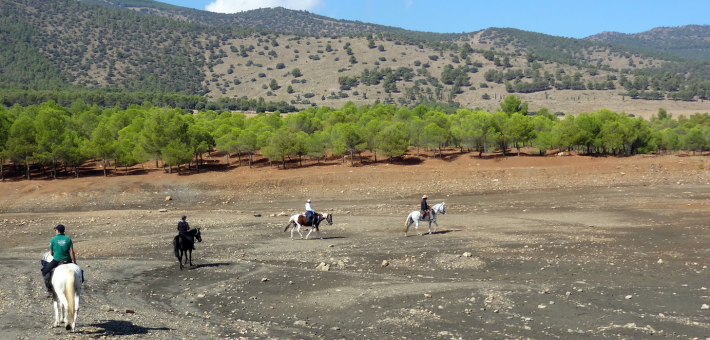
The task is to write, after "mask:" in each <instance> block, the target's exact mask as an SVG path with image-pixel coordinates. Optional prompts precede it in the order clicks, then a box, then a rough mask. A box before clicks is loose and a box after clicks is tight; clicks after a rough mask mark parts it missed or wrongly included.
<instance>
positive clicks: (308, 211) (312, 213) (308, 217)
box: [306, 198, 316, 225]
mask: <svg viewBox="0 0 710 340" xmlns="http://www.w3.org/2000/svg"><path fill="white" fill-rule="evenodd" d="M315 214H316V212H315V211H314V210H313V208H312V207H311V199H310V198H309V199H308V200H307V201H306V224H308V225H313V223H312V221H311V220H312V219H313V217H314V216H315Z"/></svg>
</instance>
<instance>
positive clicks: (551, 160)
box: [0, 154, 710, 339]
mask: <svg viewBox="0 0 710 340" xmlns="http://www.w3.org/2000/svg"><path fill="white" fill-rule="evenodd" d="M407 164H410V165H401V164H393V165H386V164H384V163H378V164H366V165H364V166H359V167H355V168H351V167H349V166H344V165H341V164H339V163H338V162H334V161H330V162H329V163H327V164H326V165H321V166H317V165H313V166H307V167H304V168H294V169H289V170H285V171H284V170H276V169H275V168H268V167H266V168H260V169H252V170H251V171H250V170H248V169H243V168H242V169H239V168H237V169H233V170H230V171H226V172H223V173H213V172H211V173H208V174H196V175H189V176H177V175H167V174H165V173H162V172H158V171H154V172H151V173H149V174H147V175H133V176H126V177H122V176H116V177H110V178H107V179H104V178H99V177H90V178H85V179H79V180H58V181H41V180H40V181H11V182H6V183H2V184H0V228H2V230H3V231H4V233H3V234H4V235H5V241H4V246H3V247H2V248H1V249H0V261H2V263H3V264H4V266H5V268H6V270H4V271H3V272H2V273H0V329H2V330H3V334H4V335H3V336H4V337H7V338H9V339H16V338H26V339H46V338H52V339H68V338H80V339H85V338H86V339H88V338H97V337H98V338H102V337H104V336H105V337H110V338H119V339H136V338H137V339H176V338H178V339H179V338H202V339H225V338H228V339H233V338H243V339H256V338H262V339H267V338H268V339H336V338H346V339H363V338H377V339H402V338H409V339H459V338H461V339H478V338H483V339H527V338H533V339H549V338H563V339H589V338H592V339H597V338H598V339H602V338H617V339H620V338H626V339H636V338H648V337H651V336H653V337H654V338H655V337H656V336H660V337H663V338H665V337H672V338H678V337H680V338H684V339H691V338H706V337H708V336H710V333H709V332H708V328H707V327H706V325H707V323H708V316H709V315H708V313H709V312H708V310H705V309H704V307H703V305H704V304H709V303H710V300H709V299H708V297H707V291H706V289H707V280H706V277H707V265H708V263H707V257H708V250H707V246H706V245H707V243H708V239H709V237H710V233H709V232H708V226H707V219H708V217H709V216H708V207H709V204H710V196H709V195H708V191H707V189H708V185H709V184H708V181H709V180H710V178H709V176H708V173H707V171H705V170H702V169H700V166H699V164H703V166H704V167H706V166H707V165H708V164H707V162H706V161H705V160H704V159H703V158H701V157H675V156H664V157H642V156H636V157H628V158H613V157H609V158H603V157H600V158H591V157H579V156H566V157H546V158H542V157H509V158H507V159H505V158H499V159H482V160H481V159H477V158H475V157H472V156H471V155H469V154H464V155H461V156H456V155H455V154H449V155H447V157H446V158H445V160H438V159H425V160H424V161H423V162H421V163H420V164H418V165H411V164H412V162H411V161H410V162H408V163H407ZM423 193H426V194H428V195H429V196H430V197H431V202H430V203H439V202H441V201H445V202H446V206H447V209H446V214H445V215H440V216H439V225H440V226H439V228H438V230H437V232H436V233H434V234H433V235H426V236H423V237H420V236H411V235H416V232H414V231H411V230H410V237H408V238H405V237H404V235H403V233H402V227H403V222H404V219H405V216H406V215H407V214H408V213H409V212H410V211H412V210H414V209H416V207H417V205H418V201H419V198H420V196H421V195H422V194H423ZM167 195H170V196H171V197H172V200H171V201H165V196H167ZM306 198H312V199H313V200H314V206H315V208H316V209H317V210H319V211H321V212H328V213H332V214H334V218H333V220H334V223H333V225H332V226H328V225H325V224H323V225H321V230H322V233H323V237H324V239H323V240H318V239H315V240H308V241H303V240H298V238H299V237H298V234H297V233H296V240H295V241H291V240H290V238H289V233H284V232H283V230H284V227H285V224H286V221H287V218H288V217H283V216H281V217H269V216H270V215H271V214H280V213H282V212H283V213H285V215H290V214H292V213H296V212H299V211H300V210H301V209H302V206H303V202H304V201H305V199H306ZM161 208H164V209H167V212H163V213H160V212H158V209H161ZM182 214H186V215H188V221H189V222H190V224H191V226H192V227H200V228H201V229H202V233H203V242H202V243H199V244H198V245H197V250H196V251H195V252H194V253H193V255H194V256H193V263H194V264H195V266H194V267H188V269H186V270H183V271H180V270H179V268H178V265H177V263H176V261H175V258H174V257H173V255H172V249H171V239H172V237H173V236H174V235H175V230H174V228H175V225H176V221H177V218H178V217H179V216H180V215H182ZM254 214H261V216H262V217H254ZM57 223H63V224H65V225H67V227H68V234H69V236H71V237H72V238H73V239H74V243H75V247H76V249H77V252H78V255H79V256H78V258H79V264H80V265H81V266H82V267H83V268H85V269H86V272H87V282H86V284H85V286H84V288H85V289H84V293H83V295H82V302H81V309H80V312H79V318H78V323H77V326H78V330H79V332H78V334H76V336H75V337H74V336H70V335H68V334H67V333H66V331H64V330H63V329H50V328H49V325H50V324H51V321H52V318H53V313H52V312H51V303H50V301H49V300H46V299H44V298H42V296H43V294H42V283H41V281H40V277H39V268H38V265H37V262H38V261H37V259H38V257H39V252H40V251H41V250H42V249H44V248H45V247H46V243H47V240H48V239H49V238H50V237H51V228H52V226H54V225H55V224H57ZM420 231H422V232H424V231H426V225H424V226H420ZM383 261H387V262H385V263H384V264H386V266H383V265H384V264H383ZM326 265H327V266H328V268H327V270H325V271H324V270H319V269H318V267H319V266H320V268H323V267H324V266H326ZM7 269H10V270H7ZM126 308H129V309H132V310H134V311H135V313H130V312H128V313H127V312H126ZM109 309H113V311H111V310H109Z"/></svg>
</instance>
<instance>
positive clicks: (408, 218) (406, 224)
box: [402, 213, 412, 233]
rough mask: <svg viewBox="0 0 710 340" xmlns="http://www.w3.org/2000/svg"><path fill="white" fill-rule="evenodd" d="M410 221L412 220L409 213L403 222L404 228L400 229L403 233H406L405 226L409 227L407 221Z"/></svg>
mask: <svg viewBox="0 0 710 340" xmlns="http://www.w3.org/2000/svg"><path fill="white" fill-rule="evenodd" d="M411 219H412V213H409V215H407V219H406V220H404V228H402V231H403V232H405V233H406V232H407V226H408V225H409V220H411Z"/></svg>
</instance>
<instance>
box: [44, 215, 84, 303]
mask: <svg viewBox="0 0 710 340" xmlns="http://www.w3.org/2000/svg"><path fill="white" fill-rule="evenodd" d="M64 230H65V227H64V225H61V224H60V225H58V226H56V227H54V233H55V235H54V237H53V238H52V239H51V240H50V241H49V253H50V254H52V261H50V262H49V263H47V265H45V266H44V268H42V276H43V277H44V284H45V286H47V292H48V293H47V294H51V293H52V281H51V275H50V272H51V271H52V269H54V268H57V267H58V266H59V265H61V264H63V263H74V264H76V254H74V244H72V241H71V238H69V237H68V236H66V235H64ZM82 279H83V273H82Z"/></svg>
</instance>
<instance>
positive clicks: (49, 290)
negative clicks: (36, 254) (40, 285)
mask: <svg viewBox="0 0 710 340" xmlns="http://www.w3.org/2000/svg"><path fill="white" fill-rule="evenodd" d="M44 285H45V287H47V294H46V295H45V297H48V298H51V297H52V295H53V292H52V274H47V275H46V276H45V277H44Z"/></svg>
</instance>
